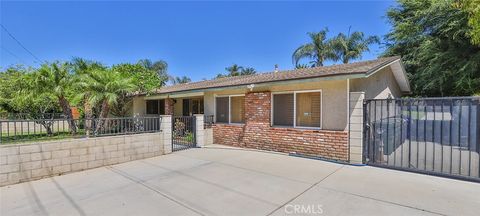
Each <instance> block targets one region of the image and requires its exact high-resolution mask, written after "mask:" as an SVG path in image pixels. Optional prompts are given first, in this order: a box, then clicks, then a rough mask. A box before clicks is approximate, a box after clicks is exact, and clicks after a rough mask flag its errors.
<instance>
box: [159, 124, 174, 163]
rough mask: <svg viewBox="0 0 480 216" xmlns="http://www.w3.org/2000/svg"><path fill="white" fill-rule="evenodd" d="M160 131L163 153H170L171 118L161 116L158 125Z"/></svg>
mask: <svg viewBox="0 0 480 216" xmlns="http://www.w3.org/2000/svg"><path fill="white" fill-rule="evenodd" d="M160 130H161V131H162V136H163V137H162V142H161V143H162V145H163V153H164V154H170V153H172V116H171V115H162V122H161V123H160Z"/></svg>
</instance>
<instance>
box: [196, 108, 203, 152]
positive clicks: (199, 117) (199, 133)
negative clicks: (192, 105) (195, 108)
mask: <svg viewBox="0 0 480 216" xmlns="http://www.w3.org/2000/svg"><path fill="white" fill-rule="evenodd" d="M203 118H204V117H203V114H195V122H196V123H195V129H196V131H195V136H196V139H195V141H197V146H198V147H203V146H205V128H204V125H203Z"/></svg>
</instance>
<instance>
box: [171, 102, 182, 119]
mask: <svg viewBox="0 0 480 216" xmlns="http://www.w3.org/2000/svg"><path fill="white" fill-rule="evenodd" d="M174 100H175V101H176V102H175V104H174V105H173V115H174V116H183V99H181V98H176V99H174Z"/></svg>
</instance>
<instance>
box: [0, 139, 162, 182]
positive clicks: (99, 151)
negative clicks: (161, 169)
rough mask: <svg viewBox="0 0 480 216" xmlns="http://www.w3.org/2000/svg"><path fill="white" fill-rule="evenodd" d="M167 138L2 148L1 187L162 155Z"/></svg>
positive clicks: (61, 142) (0, 165)
mask: <svg viewBox="0 0 480 216" xmlns="http://www.w3.org/2000/svg"><path fill="white" fill-rule="evenodd" d="M163 138H164V135H163V134H162V133H145V134H135V135H122V136H111V137H99V138H82V139H70V140H58V141H51V142H41V143H31V144H12V145H2V146H0V186H4V185H9V184H15V183H19V182H25V181H31V180H35V179H40V178H44V177H48V176H53V175H60V174H65V173H69V172H75V171H81V170H85V169H91V168H96V167H101V166H106V165H112V164H117V163H123V162H127V161H132V160H137V159H143V158H148V157H154V156H158V155H162V154H163V153H164V146H163V142H164V139H163Z"/></svg>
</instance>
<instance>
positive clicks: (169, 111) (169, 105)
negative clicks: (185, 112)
mask: <svg viewBox="0 0 480 216" xmlns="http://www.w3.org/2000/svg"><path fill="white" fill-rule="evenodd" d="M173 104H174V102H173V99H172V98H165V115H173Z"/></svg>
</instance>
